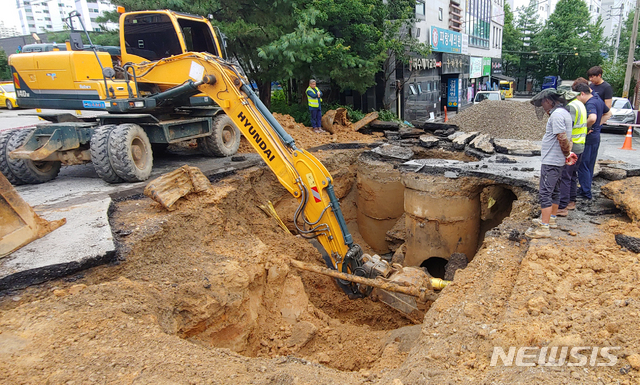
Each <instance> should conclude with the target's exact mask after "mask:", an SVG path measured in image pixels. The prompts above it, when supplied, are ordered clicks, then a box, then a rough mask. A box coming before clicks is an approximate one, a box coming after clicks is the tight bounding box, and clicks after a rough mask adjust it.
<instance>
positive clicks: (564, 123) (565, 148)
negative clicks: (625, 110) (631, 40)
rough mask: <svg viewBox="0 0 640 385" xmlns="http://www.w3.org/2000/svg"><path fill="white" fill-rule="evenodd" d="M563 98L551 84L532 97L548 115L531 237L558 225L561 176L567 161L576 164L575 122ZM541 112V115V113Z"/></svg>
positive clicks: (532, 101)
mask: <svg viewBox="0 0 640 385" xmlns="http://www.w3.org/2000/svg"><path fill="white" fill-rule="evenodd" d="M564 102H565V101H564V99H563V98H562V97H561V95H560V94H559V93H558V92H557V91H556V90H555V89H554V88H548V89H546V90H543V91H542V92H540V93H538V94H537V95H535V96H534V97H533V98H531V104H533V105H534V106H535V107H536V108H540V107H541V108H543V109H544V112H546V113H547V114H548V115H549V120H548V121H547V127H546V131H545V134H544V137H543V138H542V146H541V156H542V159H541V163H542V165H541V167H540V208H541V212H542V213H541V215H540V218H536V219H534V220H533V223H534V225H533V226H532V227H531V228H529V229H528V230H527V231H526V232H525V235H526V236H528V237H531V238H549V237H550V236H551V232H550V231H549V228H557V227H558V224H557V223H556V214H557V212H558V206H559V204H560V177H561V175H562V169H563V167H564V165H565V164H566V163H569V164H573V163H575V159H577V157H576V155H575V154H573V153H572V152H571V141H570V139H569V138H570V137H571V130H572V127H573V122H572V118H571V115H570V114H569V111H567V110H566V109H565V107H564ZM539 116H542V115H539Z"/></svg>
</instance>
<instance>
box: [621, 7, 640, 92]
mask: <svg viewBox="0 0 640 385" xmlns="http://www.w3.org/2000/svg"><path fill="white" fill-rule="evenodd" d="M638 16H640V0H636V11H635V14H634V16H633V32H632V33H631V41H630V42H629V55H628V56H627V71H626V72H625V74H624V86H623V88H622V97H623V98H628V97H629V83H630V82H631V69H632V68H633V56H634V54H635V53H636V39H637V37H638Z"/></svg>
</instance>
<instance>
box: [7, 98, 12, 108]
mask: <svg viewBox="0 0 640 385" xmlns="http://www.w3.org/2000/svg"><path fill="white" fill-rule="evenodd" d="M12 107H13V104H11V100H7V108H8V109H11V108H12Z"/></svg>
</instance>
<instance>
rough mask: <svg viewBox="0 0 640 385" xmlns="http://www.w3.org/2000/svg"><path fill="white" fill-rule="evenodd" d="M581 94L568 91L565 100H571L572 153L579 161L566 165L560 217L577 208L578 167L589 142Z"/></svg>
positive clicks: (559, 206) (562, 185) (563, 175)
mask: <svg viewBox="0 0 640 385" xmlns="http://www.w3.org/2000/svg"><path fill="white" fill-rule="evenodd" d="M578 95H580V93H579V92H575V91H567V92H566V93H565V94H564V98H565V100H570V102H569V104H567V109H568V110H569V113H570V114H571V119H573V128H572V131H571V141H572V142H573V145H572V148H571V151H572V152H573V153H574V154H576V155H577V156H578V161H577V162H576V163H575V164H573V165H568V164H567V165H565V166H564V169H563V170H562V177H561V179H560V204H559V205H558V213H557V214H556V215H558V216H560V217H566V216H567V215H569V210H573V209H575V208H576V195H577V191H578V167H579V165H580V161H581V158H582V152H583V151H584V144H585V142H586V140H587V109H586V108H585V106H584V104H583V103H582V102H581V101H580V100H578V99H577V96H578Z"/></svg>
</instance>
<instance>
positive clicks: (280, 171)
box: [136, 52, 362, 272]
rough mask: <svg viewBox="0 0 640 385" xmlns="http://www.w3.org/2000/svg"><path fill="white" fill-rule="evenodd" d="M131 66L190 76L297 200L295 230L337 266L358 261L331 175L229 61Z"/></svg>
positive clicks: (200, 58)
mask: <svg viewBox="0 0 640 385" xmlns="http://www.w3.org/2000/svg"><path fill="white" fill-rule="evenodd" d="M136 67H137V68H136V72H137V73H140V74H143V75H141V76H140V79H141V80H142V81H145V82H155V81H156V77H163V76H165V74H169V73H170V74H172V75H173V76H174V77H178V78H180V77H183V78H186V77H189V78H191V79H194V80H195V81H196V85H197V86H198V88H199V90H200V91H202V92H203V93H205V94H206V95H207V96H209V97H211V98H212V99H213V100H214V101H215V102H216V103H217V104H218V105H219V106H220V107H221V108H222V109H223V110H224V111H225V113H226V114H227V115H228V116H229V117H230V118H231V119H232V120H233V121H234V123H235V124H236V126H237V127H238V128H239V129H240V131H241V132H242V133H243V134H244V136H245V138H247V140H248V141H249V143H251V145H252V146H253V148H254V149H255V150H256V152H257V153H258V154H259V155H260V156H261V157H262V159H263V160H264V162H265V163H266V164H267V166H269V168H270V169H271V170H272V171H273V172H274V173H275V175H276V177H277V178H278V181H279V182H280V183H281V184H282V185H283V186H284V187H285V188H286V189H287V190H288V191H289V192H290V193H291V194H292V195H293V196H294V197H295V198H296V199H298V201H299V202H300V206H299V207H298V210H296V216H295V218H294V222H295V223H296V226H299V225H300V223H301V222H302V226H301V227H298V230H299V232H300V234H301V235H302V236H303V237H306V238H317V239H318V241H319V242H320V244H322V246H323V247H324V249H325V250H326V251H327V254H328V255H329V256H330V258H331V263H332V264H333V266H332V267H333V268H335V269H336V270H339V271H344V272H351V270H353V268H354V267H356V266H358V263H359V257H360V254H361V253H362V252H361V249H360V247H359V246H358V245H356V244H354V243H353V239H352V237H351V234H350V233H349V231H348V229H347V226H346V222H345V220H344V217H343V215H342V211H341V209H340V204H339V202H338V199H337V198H336V196H335V193H334V188H333V179H332V177H331V174H329V172H328V171H327V169H326V168H325V167H324V166H323V165H322V163H320V162H319V161H318V159H316V158H315V157H314V156H313V155H311V154H310V153H309V152H307V151H305V150H303V149H300V148H298V147H296V145H295V142H294V140H293V138H292V137H291V136H290V135H289V134H288V133H287V132H286V131H285V130H284V129H283V128H282V126H281V125H280V124H279V123H278V122H277V121H276V119H275V118H274V117H273V115H272V114H271V113H270V112H269V110H268V109H267V108H266V107H265V106H264V104H263V103H262V102H261V101H260V99H259V98H258V97H257V96H256V94H255V93H254V92H253V91H252V90H251V88H250V87H249V85H248V84H247V82H246V81H245V79H244V77H243V76H242V75H241V74H240V72H239V71H238V70H237V68H236V67H235V66H234V65H233V64H231V63H228V62H226V61H224V60H222V59H221V58H219V57H217V56H212V55H209V54H206V53H194V52H190V53H185V54H183V55H178V56H173V57H171V58H168V59H162V60H160V61H158V62H155V63H146V64H140V65H137V66H136ZM198 77H200V79H198ZM158 80H160V79H158Z"/></svg>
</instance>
